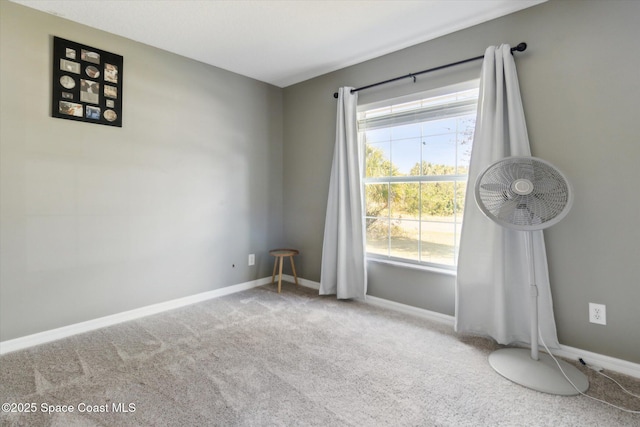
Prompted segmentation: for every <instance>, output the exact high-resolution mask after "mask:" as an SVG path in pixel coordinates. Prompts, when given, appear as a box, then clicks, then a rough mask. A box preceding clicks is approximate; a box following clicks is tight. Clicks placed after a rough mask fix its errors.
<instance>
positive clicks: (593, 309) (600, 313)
mask: <svg viewBox="0 0 640 427" xmlns="http://www.w3.org/2000/svg"><path fill="white" fill-rule="evenodd" d="M589 322H591V323H597V324H598V325H606V324H607V306H606V305H604V304H594V303H592V302H590V303H589Z"/></svg>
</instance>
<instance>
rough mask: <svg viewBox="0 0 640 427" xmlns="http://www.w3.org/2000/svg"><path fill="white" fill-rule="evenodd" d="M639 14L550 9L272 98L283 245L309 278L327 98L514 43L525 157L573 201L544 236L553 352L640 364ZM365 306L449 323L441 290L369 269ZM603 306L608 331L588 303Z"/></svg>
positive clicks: (416, 276)
mask: <svg viewBox="0 0 640 427" xmlns="http://www.w3.org/2000/svg"><path fill="white" fill-rule="evenodd" d="M638 17H640V2H637V1H607V2H605V1H570V0H561V1H560V0H551V1H549V2H547V3H543V4H541V5H538V6H534V7H532V8H530V9H526V10H524V11H521V12H518V13H516V14H513V15H509V16H506V17H502V18H499V19H496V20H494V21H490V22H487V23H484V24H481V25H478V26H475V27H472V28H469V29H466V30H463V31H459V32H456V33H454V34H451V35H447V36H445V37H442V38H439V39H436V40H433V41H430V42H426V43H423V44H420V45H417V46H414V47H411V48H408V49H404V50H402V51H398V52H395V53H392V54H390V55H386V56H383V57H380V58H377V59H374V60H371V61H368V62H365V63H362V64H358V65H355V66H352V67H348V68H345V69H342V70H339V71H336V72H333V73H330V74H327V75H324V76H321V77H318V78H315V79H312V80H309V81H306V82H303V83H300V84H297V85H293V86H290V87H287V88H285V90H284V118H285V121H284V123H285V124H284V164H285V169H284V194H285V197H284V224H286V226H285V230H284V236H285V239H286V240H287V241H289V242H290V243H291V244H292V245H295V246H296V247H298V248H299V249H300V250H301V252H302V254H304V259H303V263H302V265H301V266H300V268H299V269H300V272H299V273H300V275H302V276H303V277H305V278H307V279H310V280H319V278H320V262H321V254H322V233H323V227H324V215H325V208H326V197H327V189H328V185H329V171H330V165H331V158H332V155H333V139H334V132H335V118H334V115H335V99H334V98H333V97H332V94H333V92H335V91H336V90H337V88H338V87H340V86H355V87H357V86H362V85H365V84H369V83H372V82H376V81H380V80H384V79H387V78H390V77H395V76H397V75H404V74H407V73H409V72H412V71H418V70H422V69H426V68H430V67H434V66H438V65H442V64H445V63H449V62H453V61H456V60H459V59H464V58H468V57H473V56H477V55H480V54H482V53H483V52H484V50H485V48H486V47H487V46H489V45H498V44H501V43H510V44H512V45H515V44H517V43H519V42H521V41H526V42H527V43H528V44H529V48H528V49H527V51H526V52H524V53H521V54H516V58H517V59H516V63H517V66H518V72H519V78H520V86H521V91H522V96H523V99H524V109H525V113H526V119H527V125H528V129H529V136H530V140H531V148H532V152H533V154H534V155H535V156H538V157H541V158H544V159H546V160H548V161H550V162H552V163H554V164H555V165H557V166H558V167H559V168H561V169H562V170H563V171H564V172H565V173H566V174H567V175H568V177H569V179H570V180H571V181H572V183H573V186H574V189H575V196H576V201H575V205H574V207H573V209H572V211H571V212H570V213H569V215H568V216H567V217H566V218H565V219H564V220H563V221H562V222H561V223H559V224H558V225H556V226H554V227H552V228H551V229H549V230H547V231H545V237H546V242H547V251H548V259H549V269H550V276H551V277H550V279H551V286H552V292H553V298H554V309H555V316H556V322H557V327H558V334H559V339H560V342H561V343H562V344H565V345H568V346H572V347H577V348H581V349H585V350H589V351H593V352H596V353H600V354H605V355H609V356H612V357H616V358H620V359H624V360H629V361H631V362H635V363H640V344H639V343H640V328H638V325H640V309H638V304H639V302H640V283H639V282H638V281H639V279H638V278H639V277H640V262H639V259H640V257H639V255H640V251H638V242H639V240H640V231H639V230H640V228H639V227H637V225H636V221H637V219H638V218H640V197H638V195H637V193H638V192H637V187H638V182H640V167H639V166H638V164H639V162H640V137H639V136H638V129H637V122H638V118H639V112H640V110H639V108H638V105H639V104H638V99H640V79H639V78H638V76H639V71H638V70H640V45H638V43H637V41H638V39H639V38H640V30H639V29H638V28H639V27H638V25H637V21H638ZM480 65H481V64H480V62H478V63H476V64H472V65H465V66H461V67H458V68H455V69H448V70H446V71H440V72H436V73H432V74H429V75H428V76H424V77H419V79H418V83H416V84H412V83H411V82H410V81H406V82H403V83H397V84H393V85H389V86H385V87H383V88H378V89H372V90H370V91H366V92H362V93H361V95H360V101H361V103H367V102H370V101H374V100H376V99H381V98H387V97H393V96H399V95H402V94H406V93H409V92H413V91H419V90H425V89H428V88H431V87H437V86H441V85H445V84H450V83H456V82H460V81H465V80H469V79H472V78H477V77H478V75H479V69H480ZM368 271H369V280H370V292H369V293H370V294H371V295H375V296H380V297H383V298H387V299H391V300H394V301H398V302H402V303H408V304H412V305H415V306H418V307H423V308H426V309H430V310H434V311H438V312H441V313H445V314H450V315H453V314H454V313H453V307H454V283H455V281H454V278H452V277H450V276H440V275H438V274H437V273H432V272H420V271H416V270H407V269H402V268H398V267H395V266H386V265H384V264H380V263H370V265H369V269H368ZM589 302H597V303H603V304H606V305H607V321H608V325H607V326H600V325H594V324H590V323H589V322H588V311H587V307H588V303H589Z"/></svg>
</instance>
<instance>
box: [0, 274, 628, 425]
mask: <svg viewBox="0 0 640 427" xmlns="http://www.w3.org/2000/svg"><path fill="white" fill-rule="evenodd" d="M495 348H497V346H496V345H495V344H494V343H492V342H491V341H489V340H486V339H481V338H475V337H461V336H457V335H456V334H454V333H453V332H452V331H451V329H450V328H449V327H447V326H445V325H441V324H438V323H432V322H430V321H428V320H425V319H420V318H416V317H412V316H408V315H404V314H400V313H396V312H392V311H387V310H384V309H381V308H377V307H374V306H371V305H368V304H365V303H360V302H345V301H337V300H335V298H333V297H320V296H318V295H317V291H313V290H311V289H306V288H301V287H298V288H297V287H295V285H291V284H288V283H287V284H284V285H283V292H282V293H281V294H278V293H277V292H275V287H273V286H263V287H260V288H255V289H252V290H249V291H245V292H241V293H237V294H233V295H229V296H225V297H222V298H217V299H213V300H209V301H206V302H203V303H199V304H194V305H191V306H188V307H184V308H181V309H177V310H173V311H170V312H165V313H162V314H159V315H154V316H149V317H146V318H143V319H139V320H135V321H131V322H127V323H122V324H119V325H115V326H112V327H109V328H104V329H100V330H97V331H93V332H89V333H86V334H82V335H77V336H73V337H70V338H66V339H63V340H59V341H56V342H52V343H48V344H44V345H40V346H37V347H32V348H29V349H25V350H21V351H16V352H13V353H8V354H6V355H3V356H2V357H1V358H0V397H1V401H2V402H3V403H4V402H10V403H15V404H16V405H14V408H17V405H18V404H22V406H21V409H22V410H25V409H33V411H32V412H29V413H24V412H23V413H17V412H2V413H0V424H1V425H3V426H13V425H25V426H65V427H71V426H639V425H640V415H633V414H628V413H623V412H621V411H618V410H616V409H614V408H611V407H607V406H605V405H602V404H600V403H597V402H593V401H591V400H590V399H588V398H586V397H582V396H579V397H562V396H554V395H549V394H544V393H539V392H536V391H532V390H529V389H526V388H524V387H521V386H518V385H516V384H513V383H511V382H510V381H508V380H506V379H504V378H503V377H501V376H500V375H498V374H496V373H495V372H494V371H493V370H492V369H491V368H490V367H489V365H488V363H487V356H488V354H489V353H490V352H491V351H492V350H493V349H495ZM579 369H581V370H583V371H584V372H585V373H586V374H587V375H588V376H589V380H590V383H591V387H590V390H589V393H590V394H593V395H594V396H597V397H600V398H605V399H607V400H609V401H611V402H614V403H617V404H621V405H628V406H633V409H636V410H637V409H640V400H639V399H634V398H631V397H629V396H627V395H625V394H624V393H622V392H621V391H620V390H619V389H618V388H617V387H616V386H615V385H613V383H611V382H609V380H607V379H606V378H602V377H599V376H597V374H596V373H595V372H593V371H591V370H589V369H585V368H582V367H579ZM608 373H609V374H610V375H611V376H613V377H614V378H616V379H617V380H618V381H620V382H621V383H622V384H623V385H624V386H625V387H626V388H627V389H629V390H630V391H632V392H633V393H635V394H640V381H639V380H637V379H633V378H630V377H627V376H624V375H619V374H615V373H610V372H608ZM64 405H67V407H70V408H72V409H73V412H58V411H62V410H63V409H64ZM49 408H51V410H52V411H53V412H52V413H46V412H45V411H44V410H45V409H47V410H48V409H49ZM3 409H4V407H3Z"/></svg>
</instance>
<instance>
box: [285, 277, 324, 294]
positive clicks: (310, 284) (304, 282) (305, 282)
mask: <svg viewBox="0 0 640 427" xmlns="http://www.w3.org/2000/svg"><path fill="white" fill-rule="evenodd" d="M282 280H286V281H287V282H290V283H295V279H294V278H293V276H292V275H290V274H283V275H282ZM298 283H299V284H300V285H302V286H304V287H305V288H311V289H315V290H318V289H320V283H318V282H314V281H313V280H307V279H303V278H302V277H298Z"/></svg>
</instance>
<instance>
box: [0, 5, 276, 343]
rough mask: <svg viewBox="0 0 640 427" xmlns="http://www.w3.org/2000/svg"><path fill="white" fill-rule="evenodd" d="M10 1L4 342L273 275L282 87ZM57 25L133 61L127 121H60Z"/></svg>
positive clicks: (1, 179)
mask: <svg viewBox="0 0 640 427" xmlns="http://www.w3.org/2000/svg"><path fill="white" fill-rule="evenodd" d="M0 8H1V9H0V31H1V33H0V67H1V68H0V94H1V103H0V114H1V115H0V122H1V126H0V143H1V145H0V161H1V164H0V173H1V175H0V185H1V187H0V220H1V228H0V251H1V252H0V266H1V273H0V274H1V276H0V341H4V340H9V339H12V338H16V337H20V336H24V335H28V334H32V333H36V332H40V331H44V330H49V329H53V328H56V327H61V326H65V325H69V324H73V323H77V322H82V321H85V320H89V319H93V318H97V317H101V316H106V315H110V314H114V313H118V312H122V311H126V310H131V309H134V308H138V307H142V306H145V305H149V304H154V303H158V302H162V301H167V300H171V299H175V298H179V297H184V296H188V295H193V294H197V293H200V292H205V291H208V290H213V289H216V288H221V287H225V286H229V285H234V284H238V283H243V282H247V281H250V280H254V279H258V278H262V277H266V276H269V275H270V274H271V269H270V260H269V256H268V253H267V251H268V249H269V248H271V247H273V246H278V245H280V244H281V241H280V239H281V238H282V89H280V88H276V87H274V86H270V85H268V84H265V83H261V82H258V81H255V80H251V79H248V78H245V77H242V76H239V75H236V74H233V73H229V72H227V71H223V70H220V69H217V68H214V67H210V66H207V65H204V64H202V63H199V62H196V61H192V60H189V59H186V58H183V57H180V56H177V55H173V54H170V53H167V52H164V51H161V50H158V49H154V48H151V47H149V46H145V45H143V44H140V43H135V42H132V41H130V40H127V39H124V38H121V37H117V36H113V35H111V34H107V33H105V32H101V31H97V30H94V29H91V28H88V27H85V26H82V25H78V24H75V23H72V22H69V21H66V20H64V19H60V18H57V17H54V16H52V15H48V14H44V13H41V12H38V11H35V10H32V9H28V8H25V7H23V6H19V5H16V4H14V3H10V2H7V1H6V0H0ZM53 35H56V36H59V37H62V38H66V39H69V40H73V41H76V42H79V43H82V44H86V45H89V46H94V47H96V48H98V49H103V50H107V51H110V52H114V53H118V54H120V55H123V56H124V73H123V77H124V88H123V89H124V98H123V100H124V106H123V110H124V115H123V127H122V128H112V127H108V126H101V125H96V124H87V123H79V122H73V121H69V120H61V119H54V118H51V117H50V111H49V109H50V105H51V101H50V99H51V98H50V97H51V83H50V80H51V67H52V65H51V62H52V60H51V52H52V36H53ZM249 253H255V254H256V261H257V265H256V266H254V267H248V266H247V255H248V254H249ZM233 264H235V267H232V265H233Z"/></svg>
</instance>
